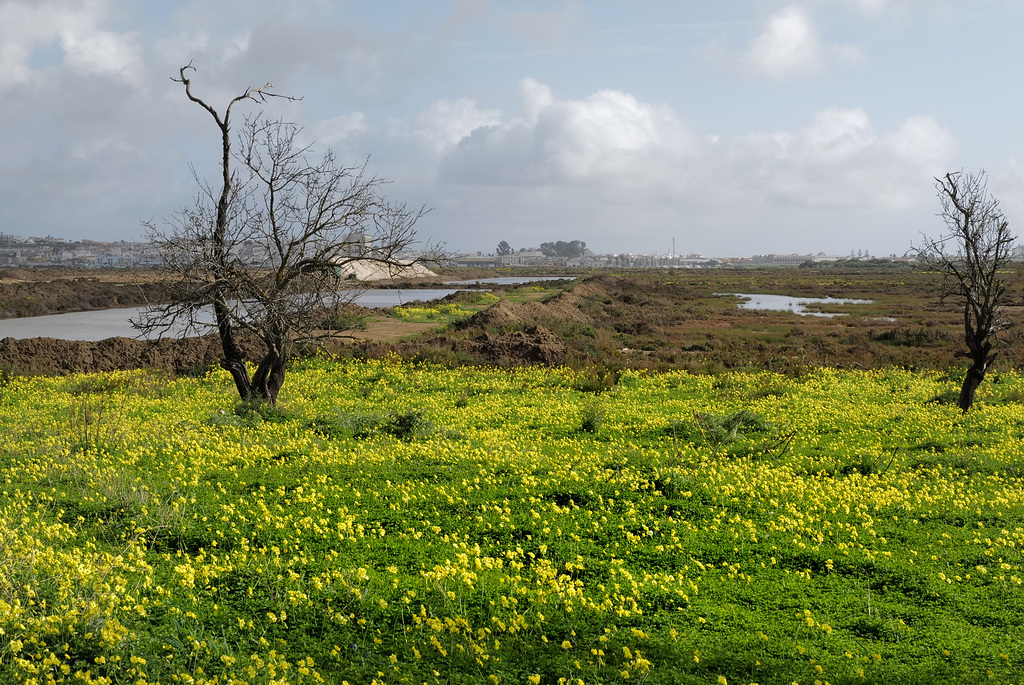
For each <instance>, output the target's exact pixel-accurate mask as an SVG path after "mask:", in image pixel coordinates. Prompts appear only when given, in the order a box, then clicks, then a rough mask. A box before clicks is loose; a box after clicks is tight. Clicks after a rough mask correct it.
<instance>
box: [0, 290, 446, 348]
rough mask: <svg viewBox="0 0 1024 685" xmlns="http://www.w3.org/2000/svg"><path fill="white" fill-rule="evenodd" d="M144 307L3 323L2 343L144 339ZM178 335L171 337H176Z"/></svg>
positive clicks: (378, 299)
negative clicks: (138, 325) (139, 325)
mask: <svg viewBox="0 0 1024 685" xmlns="http://www.w3.org/2000/svg"><path fill="white" fill-rule="evenodd" d="M454 292H458V290H455V289H448V288H444V289H425V290H364V291H362V292H360V293H359V295H358V296H357V297H356V299H355V302H356V303H357V304H359V305H360V306H363V307H394V306H396V305H400V304H406V303H408V302H415V301H417V300H420V301H430V300H439V299H441V298H442V297H445V296H447V295H451V294H452V293H454ZM143 309H144V307H130V308H127V309H101V310H98V311H92V312H71V313H69V314H51V315H49V316H30V317H26V318H22V319H0V339H3V338H18V339H21V338H57V339H58V340H89V341H95V340H104V339H106V338H113V337H115V336H119V337H124V338H142V335H140V333H139V332H138V331H137V330H135V328H133V327H132V324H131V320H132V319H138V318H140V317H141V316H142V311H143ZM206 323H208V324H210V328H209V330H206V331H200V334H202V333H212V332H214V329H213V327H212V324H213V315H212V312H211V314H210V316H209V317H207V319H206ZM173 336H174V333H173V332H172V333H171V334H170V337H173Z"/></svg>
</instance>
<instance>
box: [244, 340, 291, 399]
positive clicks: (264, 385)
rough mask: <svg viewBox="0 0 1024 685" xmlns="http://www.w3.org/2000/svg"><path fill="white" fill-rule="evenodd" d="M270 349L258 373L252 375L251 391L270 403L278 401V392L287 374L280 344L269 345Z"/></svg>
mask: <svg viewBox="0 0 1024 685" xmlns="http://www.w3.org/2000/svg"><path fill="white" fill-rule="evenodd" d="M268 347H269V351H268V352H267V355H266V356H265V357H263V360H262V361H261V362H260V365H259V366H258V367H257V368H256V373H255V374H253V377H252V389H251V391H250V392H251V393H252V395H253V396H255V397H260V398H262V399H264V400H266V401H267V402H269V403H270V404H276V403H277V394H278V393H279V392H281V386H282V385H284V376H285V362H286V361H287V360H286V359H285V356H284V355H283V354H281V349H280V346H278V345H268Z"/></svg>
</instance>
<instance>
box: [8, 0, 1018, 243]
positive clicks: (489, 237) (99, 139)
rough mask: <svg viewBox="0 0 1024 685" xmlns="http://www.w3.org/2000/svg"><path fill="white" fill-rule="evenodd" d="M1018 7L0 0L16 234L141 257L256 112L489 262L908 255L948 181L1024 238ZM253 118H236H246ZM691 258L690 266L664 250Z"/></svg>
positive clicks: (597, 0) (634, 0) (873, 0)
mask: <svg viewBox="0 0 1024 685" xmlns="http://www.w3.org/2000/svg"><path fill="white" fill-rule="evenodd" d="M1021 35H1024V2H1021V1H1020V0H788V1H787V0H780V1H776V0H729V1H728V2H697V1H696V0H693V1H689V0H628V1H626V0H615V1H613V0H587V1H586V2H583V1H581V0H547V1H546V2H540V1H539V0H517V1H515V2H512V1H511V0H415V1H414V0H361V1H353V2H342V1H331V0H289V2H287V3H285V2H279V1H278V0H217V1H216V2H213V1H212V0H203V1H198V0H13V1H12V0H0V160H2V162H0V232H3V233H8V234H14V235H20V236H47V235H52V236H56V237H63V238H66V239H69V240H78V239H83V238H88V239H93V240H107V241H113V240H129V241H131V240H139V239H141V238H142V236H143V228H142V225H143V222H147V221H148V222H155V223H157V224H161V223H162V222H165V221H167V220H168V219H170V218H173V216H174V213H175V212H176V211H178V210H179V209H181V208H182V207H186V206H188V205H189V204H191V203H193V202H194V200H195V196H196V194H197V192H198V186H197V183H196V180H195V178H194V177H193V171H192V170H193V169H194V171H195V174H196V175H198V176H199V177H200V178H201V179H209V180H211V181H215V180H216V177H217V174H218V170H217V163H218V160H219V154H220V148H219V140H218V131H217V128H216V125H215V123H214V121H213V119H212V118H211V117H210V115H209V114H208V113H207V112H205V111H203V110H202V109H201V108H200V107H198V106H197V105H195V104H194V103H191V102H189V101H188V100H187V99H186V98H185V94H184V92H183V89H182V87H181V85H180V84H178V83H175V82H174V81H172V80H171V77H173V76H176V75H177V74H178V70H179V68H180V67H182V66H183V65H186V64H191V65H192V66H193V67H194V68H195V71H194V72H192V73H191V79H192V87H193V91H194V92H195V94H196V95H198V96H199V97H201V98H203V99H205V100H206V101H207V102H209V103H211V104H212V105H213V106H215V107H217V108H218V109H222V108H223V107H224V106H225V105H226V104H227V102H228V101H229V100H230V99H231V98H232V97H234V96H236V95H238V94H240V93H242V92H244V91H245V89H246V88H248V87H251V86H261V85H263V84H264V83H267V82H270V83H272V84H273V85H274V89H275V91H276V92H279V93H282V94H286V95H291V96H296V97H301V98H302V99H301V100H297V101H294V102H291V101H285V100H271V101H269V102H268V103H267V104H266V105H263V106H262V107H263V114H264V115H265V116H269V117H272V118H281V119H284V120H286V121H289V122H293V123H296V124H298V125H300V126H302V127H303V134H302V135H303V136H304V137H305V140H307V141H309V142H310V143H312V144H313V145H314V150H315V151H317V152H321V151H323V150H325V149H326V148H328V147H330V148H332V149H333V150H334V152H335V154H336V155H337V156H338V158H339V159H341V160H343V161H346V162H350V163H362V162H363V161H366V160H368V168H369V170H370V171H371V172H372V173H374V174H376V175H378V176H381V177H384V178H387V179H389V180H390V181H391V183H390V184H389V185H388V186H387V188H386V191H387V194H388V196H389V198H390V199H392V200H395V201H399V202H407V203H408V204H409V205H410V206H419V205H426V206H428V207H430V208H432V211H431V212H430V213H429V214H427V215H426V216H425V217H424V218H423V219H422V220H421V222H420V224H419V226H418V232H419V236H420V237H421V238H422V239H423V241H424V242H427V241H428V240H429V241H432V242H436V241H439V242H443V243H444V244H445V245H446V246H447V249H448V250H451V251H465V252H476V251H480V252H483V253H490V252H493V251H494V250H495V247H496V246H497V244H498V243H499V242H500V241H506V242H508V243H509V244H510V245H511V246H512V247H513V248H515V249H520V248H527V247H533V246H538V245H539V244H540V243H541V242H547V241H557V240H565V241H570V240H583V241H585V242H586V243H587V246H588V247H589V248H590V249H591V250H593V251H594V252H595V253H624V252H629V253H647V254H669V253H671V252H672V251H673V249H674V250H675V253H676V254H684V255H685V254H702V255H705V256H717V257H727V256H750V255H754V254H771V253H775V254H789V253H800V254H806V253H819V252H823V253H825V254H834V255H840V256H844V255H848V254H850V253H854V252H856V253H858V254H860V253H861V252H866V253H869V254H871V255H877V256H888V255H891V254H895V255H903V254H904V253H905V252H907V250H908V249H910V248H911V247H912V246H913V245H915V244H919V243H920V242H921V236H922V234H927V235H938V234H941V232H942V228H943V227H942V222H941V220H940V218H939V217H938V216H937V212H938V210H939V202H938V199H937V197H936V192H935V187H934V184H935V182H934V177H936V176H941V175H943V174H945V173H947V172H955V171H959V170H965V171H970V172H977V171H981V170H984V171H985V172H986V173H987V175H988V182H989V190H990V191H991V192H992V193H993V195H994V196H995V197H997V198H998V199H999V200H1000V202H1001V203H1002V207H1003V210H1004V212H1005V213H1006V215H1007V217H1008V218H1009V219H1010V222H1011V227H1012V228H1013V229H1014V231H1015V233H1024V230H1021V229H1020V228H1018V227H1019V226H1024V88H1022V86H1021V66H1022V63H1024V42H1022V41H1021V40H1020V36H1021ZM258 111H259V110H258V108H257V105H255V104H254V103H248V102H246V103H242V105H239V109H236V110H235V111H234V112H235V116H238V114H250V115H253V114H256V113H258ZM673 246H674V247H673Z"/></svg>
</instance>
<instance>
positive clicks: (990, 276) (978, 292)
mask: <svg viewBox="0 0 1024 685" xmlns="http://www.w3.org/2000/svg"><path fill="white" fill-rule="evenodd" d="M987 185H988V184H987V180H986V176H985V172H984V171H981V172H979V173H977V174H971V173H964V172H962V171H959V172H955V173H948V174H946V175H945V176H943V177H942V178H936V179H935V189H936V191H937V192H938V196H939V200H940V202H941V203H942V211H941V212H940V213H939V216H941V217H942V219H943V221H944V222H945V224H946V233H945V234H943V235H941V236H940V237H938V238H931V237H928V236H925V237H924V242H923V244H922V245H921V246H920V247H918V248H915V249H914V252H915V253H916V254H917V256H918V259H920V260H922V261H923V262H924V263H925V264H926V265H928V266H929V267H930V268H932V269H934V270H935V271H937V272H938V273H939V274H941V275H942V283H943V291H942V296H943V298H946V297H955V298H956V299H958V300H960V301H961V302H962V303H963V307H964V342H965V344H966V346H967V351H966V352H961V353H959V354H960V355H961V356H965V357H968V358H969V359H970V360H971V366H970V368H969V369H968V370H967V375H966V377H965V378H964V383H963V387H962V388H961V390H960V398H959V400H958V401H957V406H958V407H960V410H961V411H962V412H964V413H966V412H967V411H968V410H969V409H970V408H971V406H972V405H973V404H974V393H975V391H976V390H977V389H978V386H979V385H981V382H982V381H983V380H985V374H986V373H987V371H988V369H989V368H990V367H991V365H992V363H993V362H994V361H995V359H996V356H997V354H996V353H994V352H993V351H992V347H993V344H994V343H995V340H996V338H995V336H996V334H997V333H998V332H999V331H1000V330H1002V329H1004V328H1006V326H1007V323H1006V321H1005V320H1004V319H1003V318H1002V312H1001V306H1002V304H1003V301H1004V296H1005V293H1006V286H1005V284H1004V282H1003V280H1002V278H1001V276H1000V272H1002V271H1003V270H1004V269H1005V268H1006V266H1007V264H1008V263H1009V261H1010V256H1011V251H1012V249H1013V242H1014V240H1015V238H1014V236H1013V234H1012V233H1011V232H1010V228H1009V224H1008V222H1007V221H1006V217H1005V216H1004V215H1003V212H1002V210H1001V209H1000V208H999V201H998V200H997V199H996V198H994V197H992V196H991V195H990V194H989V192H988V187H987Z"/></svg>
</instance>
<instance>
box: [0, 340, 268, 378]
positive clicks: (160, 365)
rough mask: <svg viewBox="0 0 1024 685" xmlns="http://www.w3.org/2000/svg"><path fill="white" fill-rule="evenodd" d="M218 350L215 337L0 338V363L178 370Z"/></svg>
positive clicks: (82, 369)
mask: <svg viewBox="0 0 1024 685" xmlns="http://www.w3.org/2000/svg"><path fill="white" fill-rule="evenodd" d="M252 351H253V352H255V351H256V350H255V349H253V350H252ZM220 353H221V349H220V340H219V339H218V338H217V337H216V336H207V337H205V338H185V339H183V340H170V339H168V340H157V341H143V340H133V339H131V338H107V339H106V340H100V341H98V342H86V341H80V340H56V339H54V338H27V339H25V340H16V339H14V338H4V339H3V340H0V366H3V367H5V368H6V369H8V370H9V371H12V372H14V373H17V374H38V373H59V374H67V373H91V372H98V371H117V370H125V369H139V368H147V369H160V370H163V371H170V372H173V373H179V374H180V373H189V372H191V371H193V370H195V369H200V368H203V367H205V366H209V365H212V364H216V363H217V360H218V359H220Z"/></svg>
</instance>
